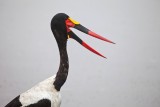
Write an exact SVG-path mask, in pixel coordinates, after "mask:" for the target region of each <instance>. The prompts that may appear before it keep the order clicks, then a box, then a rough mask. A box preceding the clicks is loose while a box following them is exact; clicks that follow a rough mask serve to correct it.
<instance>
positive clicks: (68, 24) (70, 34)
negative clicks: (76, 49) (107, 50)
mask: <svg viewBox="0 0 160 107" xmlns="http://www.w3.org/2000/svg"><path fill="white" fill-rule="evenodd" d="M66 27H67V32H68V38H73V39H75V40H76V41H77V42H79V43H80V44H81V45H82V46H84V47H85V48H87V49H88V50H90V51H91V52H93V53H95V54H97V55H99V56H101V57H103V58H106V57H105V56H103V55H102V54H100V53H99V52H97V51H96V50H94V49H93V48H92V47H90V46H89V45H88V44H86V43H85V42H84V41H82V40H81V39H80V38H79V37H78V36H77V35H76V34H75V33H73V32H72V31H71V30H70V29H69V27H73V28H75V29H77V30H80V31H82V32H84V33H86V34H88V35H90V36H93V37H95V38H98V39H100V40H103V41H106V42H109V43H113V44H115V43H114V42H112V41H110V40H108V39H106V38H104V37H102V36H100V35H98V34H96V33H94V32H92V31H91V30H89V29H87V28H86V27H84V26H82V25H81V24H80V23H79V22H77V21H75V20H73V19H71V18H68V19H67V20H66Z"/></svg>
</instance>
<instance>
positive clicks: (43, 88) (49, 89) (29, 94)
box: [19, 75, 61, 107]
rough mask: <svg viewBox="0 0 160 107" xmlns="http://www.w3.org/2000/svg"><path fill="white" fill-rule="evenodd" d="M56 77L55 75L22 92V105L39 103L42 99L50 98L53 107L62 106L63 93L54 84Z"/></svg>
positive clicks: (23, 106)
mask: <svg viewBox="0 0 160 107" xmlns="http://www.w3.org/2000/svg"><path fill="white" fill-rule="evenodd" d="M55 77H56V76H55V75H54V76H52V77H50V78H48V79H46V80H44V81H42V82H40V83H39V84H37V85H35V86H34V87H33V88H31V89H29V90H28V91H26V92H24V93H22V94H20V98H19V100H20V102H21V104H22V107H25V106H29V105H30V104H34V103H37V102H38V101H40V100H41V99H49V100H50V101H51V107H60V103H61V95H60V92H59V91H57V90H56V89H55V87H54V85H53V83H54V81H55Z"/></svg>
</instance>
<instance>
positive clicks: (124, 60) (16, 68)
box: [0, 0, 160, 107]
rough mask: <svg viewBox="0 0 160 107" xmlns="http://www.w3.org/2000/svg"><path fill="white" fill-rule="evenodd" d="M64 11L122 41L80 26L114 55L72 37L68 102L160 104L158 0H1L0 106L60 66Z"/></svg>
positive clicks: (79, 106)
mask: <svg viewBox="0 0 160 107" xmlns="http://www.w3.org/2000/svg"><path fill="white" fill-rule="evenodd" d="M59 12H63V13H66V14H68V15H69V16H70V17H72V18H73V19H75V20H77V21H79V22H80V23H81V24H82V25H84V26H86V27H87V28H90V29H92V30H93V31H95V32H97V33H98V34H101V35H102V36H104V37H106V38H108V39H110V40H113V41H114V42H116V44H115V45H113V44H109V43H106V42H103V41H100V40H97V39H95V38H92V37H90V36H87V35H86V34H84V33H81V32H79V31H77V30H74V32H75V33H76V34H77V35H78V36H79V37H80V38H82V39H83V40H84V41H85V42H87V43H88V44H89V45H91V46H92V47H94V48H95V49H96V50H98V51H99V52H101V53H102V54H104V55H105V56H106V57H107V58H108V59H107V60H106V59H103V58H101V57H99V56H97V55H95V54H93V53H91V52H90V51H88V50H86V49H85V48H83V47H82V46H81V45H79V44H78V43H77V42H75V41H74V40H69V41H68V45H67V49H68V54H69V63H70V70H69V76H68V80H67V82H66V83H65V85H64V86H63V87H62V90H61V93H62V105H61V107H160V92H159V90H160V42H159V41H160V1H159V0H78V1H75V0H66V1H64V0H63V1H62V0H0V107H3V106H4V105H6V104H7V103H8V102H10V101H11V100H12V99H13V98H14V97H16V96H17V95H19V94H20V93H22V92H24V91H26V90H28V89H30V88H31V87H32V86H34V85H35V84H37V83H38V82H40V81H42V80H44V79H46V78H48V77H50V76H52V75H53V74H55V73H56V72H57V70H58V67H59V51H58V47H57V44H56V41H55V39H54V37H53V34H52V32H51V29H50V21H51V19H52V17H53V16H54V15H55V14H57V13H59Z"/></svg>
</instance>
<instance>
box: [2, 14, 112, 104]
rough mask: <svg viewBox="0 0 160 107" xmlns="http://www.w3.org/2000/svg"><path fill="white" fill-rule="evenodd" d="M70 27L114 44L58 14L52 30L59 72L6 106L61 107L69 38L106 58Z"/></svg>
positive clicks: (66, 69) (67, 17)
mask: <svg viewBox="0 0 160 107" xmlns="http://www.w3.org/2000/svg"><path fill="white" fill-rule="evenodd" d="M70 28H75V29H77V30H80V31H82V32H84V33H86V34H88V35H90V36H93V37H95V38H98V39H101V40H104V41H106V42H110V43H113V44H114V42H112V41H110V40H108V39H106V38H104V37H102V36H100V35H98V34H96V33H94V32H92V31H91V30H89V29H87V28H85V27H84V26H82V25H81V24H80V23H79V22H77V21H75V20H73V19H72V18H70V17H69V16H68V15H66V14H65V13H58V14H56V15H55V16H54V17H53V18H52V21H51V30H52V32H53V34H54V37H55V39H56V41H57V44H58V48H59V53H60V65H59V69H58V72H57V74H56V75H54V76H52V77H50V78H48V79H46V80H44V81H42V82H40V83H39V84H37V85H35V86H34V87H33V88H31V89H29V90H28V91H26V92H24V93H22V94H20V95H19V96H17V97H16V98H15V99H13V100H12V101H11V102H10V103H8V104H7V105H6V106H5V107H60V104H61V96H60V89H61V87H62V86H63V84H64V83H65V81H66V79H67V75H68V68H69V63H68V55H67V50H66V44H67V40H68V39H69V38H73V39H74V40H76V41H77V42H79V43H80V44H81V45H82V46H84V47H85V48H87V49H88V50H90V51H92V52H93V53H95V54H97V55H99V56H101V57H104V58H106V57H105V56H103V55H102V54H100V53H99V52H97V51H96V50H94V49H93V48H91V47H90V46H89V45H87V44H86V43H85V42H84V41H82V40H81V39H80V38H79V37H78V36H77V35H76V34H75V33H73V32H72V31H71V30H70Z"/></svg>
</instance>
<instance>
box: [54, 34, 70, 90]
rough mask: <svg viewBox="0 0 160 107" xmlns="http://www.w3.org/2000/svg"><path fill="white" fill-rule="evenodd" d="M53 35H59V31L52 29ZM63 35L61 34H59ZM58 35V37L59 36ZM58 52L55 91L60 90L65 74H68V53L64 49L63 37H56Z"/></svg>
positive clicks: (65, 41) (64, 40) (65, 42)
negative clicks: (58, 61)
mask: <svg viewBox="0 0 160 107" xmlns="http://www.w3.org/2000/svg"><path fill="white" fill-rule="evenodd" d="M53 33H54V35H60V33H58V32H56V31H54V32H53ZM61 36H63V35H61ZM61 36H60V37H61ZM56 41H57V44H58V48H59V53H60V65H59V69H58V72H57V74H56V79H55V81H54V83H53V84H54V86H55V89H56V90H57V91H60V89H61V87H62V86H63V84H64V83H65V81H66V79H67V76H68V68H69V62H68V54H67V49H66V44H67V40H66V39H65V38H61V39H60V38H56Z"/></svg>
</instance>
